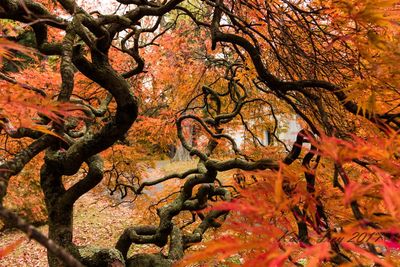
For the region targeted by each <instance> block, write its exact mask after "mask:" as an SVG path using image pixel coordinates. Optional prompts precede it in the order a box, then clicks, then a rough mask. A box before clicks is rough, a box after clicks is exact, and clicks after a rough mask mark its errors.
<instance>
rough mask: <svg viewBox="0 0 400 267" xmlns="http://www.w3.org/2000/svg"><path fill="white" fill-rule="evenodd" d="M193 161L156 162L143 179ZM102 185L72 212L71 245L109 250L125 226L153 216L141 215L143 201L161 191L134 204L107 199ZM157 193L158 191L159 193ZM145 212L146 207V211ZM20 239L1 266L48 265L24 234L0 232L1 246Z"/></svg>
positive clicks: (44, 229)
mask: <svg viewBox="0 0 400 267" xmlns="http://www.w3.org/2000/svg"><path fill="white" fill-rule="evenodd" d="M194 165H195V161H189V162H169V161H159V162H157V163H156V164H155V165H154V166H153V167H154V168H148V169H147V173H146V174H145V176H146V177H147V179H154V178H159V177H160V176H162V175H164V174H166V173H170V172H174V171H179V170H182V169H185V168H188V167H193V166H194ZM103 189H105V186H103V187H102V186H99V188H95V189H94V190H92V191H91V192H89V193H88V194H85V195H84V196H82V197H81V198H80V199H79V200H78V201H77V202H76V203H75V206H74V207H75V209H74V242H75V243H76V244H77V245H79V246H85V245H90V246H94V247H99V248H110V247H113V246H114V245H115V243H116V242H117V240H118V238H119V236H120V235H121V233H122V232H123V230H124V229H125V228H126V227H129V226H132V225H137V224H141V223H144V222H145V221H147V220H148V219H149V218H150V217H152V214H151V212H152V211H151V210H150V211H149V214H147V213H146V212H144V207H141V206H140V205H141V203H142V201H151V202H152V201H155V200H156V197H155V195H156V193H155V191H159V190H160V188H156V189H154V190H149V191H147V193H146V194H145V195H143V196H141V197H140V198H139V199H136V200H137V201H133V202H130V201H123V202H121V201H120V199H119V197H118V195H115V196H114V195H113V196H110V195H109V194H108V192H107V191H106V190H103ZM159 193H160V192H159ZM145 209H146V210H147V206H146V208H145ZM39 230H40V231H42V232H43V233H45V234H47V231H48V227H47V225H45V226H42V227H39ZM17 240H21V243H20V244H19V245H18V246H17V247H16V248H15V250H14V251H13V252H12V253H11V254H9V255H8V256H6V257H4V258H2V259H0V266H15V267H26V266H31V267H36V266H48V265H47V256H46V249H45V248H44V247H42V246H41V245H39V244H38V243H37V242H35V241H34V240H29V239H28V238H27V237H26V235H25V234H24V233H21V232H19V231H15V230H6V231H4V232H1V233H0V247H5V246H7V245H9V244H11V243H15V242H16V241H17ZM158 251H159V248H157V247H155V246H151V245H136V246H134V247H133V248H132V251H131V252H130V253H138V252H148V253H149V252H150V253H156V252H158Z"/></svg>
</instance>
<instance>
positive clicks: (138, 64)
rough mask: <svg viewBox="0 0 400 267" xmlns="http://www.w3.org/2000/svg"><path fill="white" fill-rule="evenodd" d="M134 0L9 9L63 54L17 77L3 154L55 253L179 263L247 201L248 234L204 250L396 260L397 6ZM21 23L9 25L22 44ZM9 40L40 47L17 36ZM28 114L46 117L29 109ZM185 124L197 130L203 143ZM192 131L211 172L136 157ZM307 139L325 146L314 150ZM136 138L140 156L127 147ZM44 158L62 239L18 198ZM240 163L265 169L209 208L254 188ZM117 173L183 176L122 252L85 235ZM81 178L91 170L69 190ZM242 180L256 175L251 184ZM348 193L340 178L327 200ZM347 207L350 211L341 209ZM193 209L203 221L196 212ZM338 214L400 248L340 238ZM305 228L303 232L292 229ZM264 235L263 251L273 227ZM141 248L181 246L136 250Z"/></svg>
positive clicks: (277, 260) (57, 260)
mask: <svg viewBox="0 0 400 267" xmlns="http://www.w3.org/2000/svg"><path fill="white" fill-rule="evenodd" d="M117 2H118V3H120V5H118V6H115V9H114V10H113V12H110V13H107V11H106V12H103V11H99V10H93V9H92V7H90V6H88V4H86V5H85V4H81V5H79V4H77V2H76V1H72V0H58V1H55V2H48V1H28V0H24V1H17V0H6V1H2V2H1V4H0V18H2V19H8V20H9V21H12V23H13V24H12V25H11V26H8V27H10V28H11V29H12V31H11V32H13V31H16V30H15V28H16V27H17V26H19V25H24V26H25V27H26V28H27V29H29V30H28V31H29V32H30V33H31V34H32V33H33V35H34V37H35V38H34V42H33V44H32V46H33V47H34V48H35V49H37V51H39V52H40V53H41V54H43V55H46V56H48V58H47V59H45V60H44V62H47V63H48V64H49V65H50V62H51V61H53V63H52V64H53V65H52V66H50V67H47V66H46V65H45V66H43V68H44V70H49V69H51V71H50V72H48V73H47V75H48V76H46V75H45V76H46V77H50V80H51V81H50V82H49V83H47V84H46V85H45V84H43V82H42V81H39V82H38V83H37V84H35V82H37V81H30V80H29V79H27V77H29V75H32V73H37V72H35V70H32V67H30V68H29V67H28V68H27V69H26V70H24V71H19V72H18V73H17V74H15V75H13V74H9V73H4V71H6V70H5V69H4V70H3V72H2V74H1V77H2V79H3V80H4V81H5V83H3V85H4V86H5V87H4V88H5V89H6V91H7V92H9V93H8V95H9V96H10V97H8V98H5V100H4V102H5V103H7V104H8V105H10V107H12V108H11V109H10V110H8V111H2V114H1V115H2V122H3V123H2V129H3V130H4V133H5V145H8V144H10V142H15V140H18V142H17V144H18V145H13V148H12V150H9V149H5V151H6V152H7V153H6V154H5V156H4V159H3V162H2V163H1V166H0V169H1V170H2V172H1V173H0V200H1V209H0V215H1V216H2V218H3V219H4V220H6V222H7V223H8V224H9V225H13V226H14V227H17V228H19V229H21V230H23V231H25V232H26V233H28V235H30V236H31V237H32V238H34V239H36V240H37V241H39V242H41V243H42V244H44V245H45V246H46V247H47V248H48V260H49V265H50V266H60V265H62V264H66V265H71V266H80V265H81V264H85V265H88V266H101V265H106V266H107V265H111V264H117V263H119V264H120V265H121V264H122V265H127V266H157V265H158V266H168V265H171V264H172V263H173V262H175V261H177V260H179V259H181V258H182V257H183V255H184V252H185V251H186V250H187V249H189V248H190V247H191V246H192V245H193V244H195V243H198V242H200V241H202V239H203V236H204V234H205V232H206V231H207V230H208V229H209V228H218V227H220V226H221V223H222V222H223V221H224V219H225V218H226V217H227V214H228V210H231V209H232V210H235V211H236V212H239V213H241V215H245V216H239V215H240V214H238V213H235V212H233V213H232V214H230V215H229V216H228V220H229V221H230V222H231V224H228V225H231V230H235V231H238V228H235V225H236V226H238V225H240V226H241V227H242V229H243V228H244V229H247V228H248V229H247V230H248V231H246V233H243V232H240V231H239V233H238V235H237V236H236V237H232V236H231V237H228V238H227V239H226V238H225V239H221V240H220V241H217V243H216V244H214V245H210V246H209V247H208V250H206V251H207V252H208V253H203V254H202V255H203V256H210V255H215V253H217V252H223V253H222V256H226V255H228V253H235V252H240V253H243V254H242V256H241V257H243V258H244V259H245V260H246V259H247V260H248V259H249V258H253V261H247V263H248V264H249V265H250V266H254V264H261V263H263V264H271V265H272V264H276V265H282V264H284V263H285V262H286V263H290V262H291V263H293V264H295V265H301V263H300V260H299V259H298V257H296V256H297V255H298V254H301V252H303V251H304V250H305V251H306V254H304V255H310V256H311V258H312V259H311V263H314V264H319V263H320V262H321V261H331V262H332V263H334V264H342V263H351V262H362V261H365V260H372V261H374V262H377V263H379V264H383V265H385V264H386V265H388V266H390V264H392V265H393V266H394V265H396V259H395V260H392V261H390V257H391V256H392V258H393V255H394V254H393V251H391V250H390V248H391V246H392V247H393V246H396V245H398V241H399V240H398V231H399V228H398V210H397V208H396V203H398V197H396V194H395V193H396V192H398V183H397V177H398V170H397V169H398V168H397V167H398V152H399V151H398V146H397V144H398V135H397V133H398V130H399V129H398V128H399V123H400V121H399V113H398V107H399V100H398V93H399V92H398V88H399V87H398V71H397V69H396V68H395V67H394V66H395V62H397V61H398V59H399V53H398V52H399V51H398V50H399V46H398V35H397V33H398V27H399V24H398V20H396V19H398V12H397V13H396V10H397V9H396V8H398V7H397V6H396V2H395V1H382V2H380V1H368V0H365V1H361V2H357V3H356V2H354V3H349V2H341V1H323V2H322V1H311V2H310V1H267V2H266V1H264V2H263V1H221V0H215V1H208V0H206V1H183V0H171V1H165V2H163V3H159V2H153V1H136V0H118V1H117ZM88 10H90V11H88ZM397 11H398V10H397ZM14 25H15V26H14ZM3 32H4V31H3ZM9 32H10V30H8V33H9ZM8 33H5V38H8V39H16V40H18V38H15V34H14V33H13V35H14V36H12V35H11V34H10V35H9V34H8ZM16 34H18V32H17V33H16ZM18 36H19V35H18ZM0 48H4V51H10V49H14V50H22V52H25V53H27V52H28V51H26V50H24V49H23V48H21V47H20V46H18V45H15V44H11V43H10V42H9V41H8V40H5V39H2V42H1V43H0ZM0 51H1V49H0ZM29 53H32V52H31V50H29ZM3 54H4V53H3ZM6 55H8V54H6ZM58 63H59V66H58ZM56 72H58V73H60V76H61V79H58V80H57V79H55V78H54V77H56V76H55V75H56V74H55V73H56ZM5 84H7V85H5ZM11 85H13V86H11ZM17 90H18V92H21V93H20V94H16V93H15V92H17ZM10 92H11V93H10ZM28 92H29V95H28ZM12 95H13V97H11V96H12ZM28 96H29V98H28ZM22 99H23V100H24V101H21V100H22ZM17 104H18V105H17ZM16 106H19V109H16V108H15V107H16ZM139 110H140V112H139ZM17 111H18V112H17ZM21 112H25V113H24V114H27V115H28V117H31V116H35V121H18V120H17V119H16V117H18V115H19V114H21ZM139 114H140V115H139ZM294 114H296V115H297V116H298V117H299V118H300V120H301V124H302V125H304V129H303V130H302V131H301V132H300V133H299V134H298V136H297V140H296V142H295V144H294V145H293V147H292V148H291V149H290V150H289V149H288V148H287V147H286V145H285V144H281V143H282V142H279V141H280V140H279V136H278V134H277V131H278V128H279V127H281V123H280V122H279V121H280V120H285V119H288V118H290V117H292V116H293V115H294ZM135 121H136V123H134V122H135ZM172 121H174V122H175V125H173V124H172ZM16 125H19V127H18V126H16ZM132 125H134V127H132ZM155 125H156V126H157V127H154V126H155ZM185 125H192V127H195V128H196V129H197V130H196V135H197V138H198V139H197V140H196V142H193V140H190V139H192V138H190V136H188V133H186V132H185V130H184V128H185ZM266 128H267V129H270V132H271V133H272V136H274V138H275V139H276V141H277V142H276V143H277V144H281V145H279V146H277V147H266V148H263V147H262V146H263V144H262V142H260V140H259V132H260V131H261V130H260V129H262V130H264V129H266ZM238 129H244V131H245V132H246V133H247V134H248V135H249V136H250V137H251V138H250V139H249V140H250V141H254V142H247V144H246V148H247V149H241V148H240V147H239V146H238V145H237V144H236V142H235V139H234V138H233V137H231V136H230V135H229V133H231V132H232V131H238ZM175 130H176V132H177V136H176V137H173V136H171V133H172V132H173V131H175ZM190 132H191V131H190ZM191 134H193V133H191ZM176 140H179V142H180V143H181V144H182V146H183V147H184V148H185V149H186V150H187V151H188V152H189V154H190V155H191V156H193V157H196V158H197V159H198V163H197V166H196V167H195V168H193V169H189V170H187V171H184V172H183V173H173V174H170V175H167V176H165V177H162V178H159V179H153V180H150V181H148V180H147V181H143V180H142V179H140V178H139V177H138V176H136V175H132V174H131V172H132V168H131V167H129V166H130V164H131V162H132V160H134V159H140V158H144V157H145V154H146V150H148V149H149V148H150V147H151V149H152V150H153V151H157V152H158V151H160V152H161V151H163V150H165V148H166V147H167V146H168V145H169V144H171V143H174V142H175V141H176ZM366 140H368V141H366ZM370 140H375V141H374V142H372V141H370ZM303 143H311V145H310V149H309V150H308V151H307V152H306V153H303V154H301V150H302V147H303ZM124 145H125V146H130V147H133V149H132V150H129V151H135V150H136V152H132V154H135V155H127V153H126V151H127V150H126V148H124ZM112 146H114V147H113V150H112V153H110V152H109V151H110V150H108V151H107V149H109V148H110V147H112ZM380 146H382V147H383V149H382V147H380ZM124 150H125V153H123V152H124ZM138 151H139V152H138ZM42 152H43V153H42ZM147 154H151V153H147ZM104 159H105V160H106V162H105V164H104V163H103V161H104ZM31 160H37V162H40V164H41V167H40V171H39V170H36V172H35V171H34V170H32V173H36V174H35V175H40V186H41V189H42V191H43V193H44V201H45V205H46V210H47V217H48V224H49V237H48V238H47V237H45V236H43V235H42V234H40V232H38V231H37V230H35V229H34V228H32V227H31V226H30V225H28V224H26V223H25V222H23V221H21V220H20V219H19V217H18V216H16V215H15V214H13V213H11V212H10V211H9V210H8V209H7V208H6V207H5V206H3V199H4V197H5V195H6V192H7V189H8V188H7V187H8V184H9V181H10V179H11V178H13V177H14V176H16V175H18V174H19V173H20V172H21V171H22V170H23V169H24V168H25V167H26V165H27V163H28V162H30V161H31ZM121 163H122V164H121ZM104 166H106V169H104ZM110 166H111V167H110ZM321 166H322V167H321ZM109 167H110V168H111V170H109V169H108V168H109ZM236 169H239V170H243V171H246V172H250V173H245V174H244V176H243V177H246V176H247V177H252V178H251V179H252V182H254V184H253V185H252V186H251V188H252V189H250V191H248V192H250V193H248V192H242V193H241V195H242V197H243V198H242V199H240V200H237V201H234V202H233V204H226V203H225V204H222V205H219V208H218V207H217V208H213V209H206V208H207V207H209V206H210V203H211V202H215V201H217V200H224V201H230V200H231V199H232V198H236V197H238V196H239V195H240V194H238V191H237V189H236V188H235V186H233V183H232V181H229V180H226V179H221V177H220V176H218V174H221V173H223V172H227V171H232V170H236ZM267 169H269V170H270V171H265V170H267ZM105 173H106V174H107V175H109V178H110V179H114V181H113V182H112V183H110V186H111V190H112V191H113V192H114V191H116V190H119V191H120V192H122V197H126V196H127V195H128V192H130V193H133V195H139V194H141V193H143V190H144V189H145V188H147V187H149V186H154V185H158V184H164V183H165V184H168V183H169V182H170V180H172V179H178V180H179V181H181V183H180V184H179V185H175V186H173V187H171V188H170V190H171V191H172V192H170V194H167V196H166V197H165V198H162V199H161V200H160V202H159V203H157V205H156V207H157V217H158V221H157V223H151V224H148V225H135V226H132V227H130V228H127V229H126V230H125V231H124V232H123V233H122V234H121V237H120V238H119V240H118V241H117V243H116V245H115V249H102V250H90V249H89V248H82V247H78V246H76V244H74V242H73V241H72V240H73V239H72V237H73V216H72V211H73V206H74V203H75V202H76V201H77V199H78V198H80V197H81V196H82V195H84V194H86V193H87V192H88V191H89V190H91V189H92V188H94V187H95V186H96V185H98V184H99V183H100V182H101V181H102V179H103V176H104V174H105ZM332 174H333V179H332V178H331V177H330V176H332ZM67 176H75V180H74V181H75V183H73V184H72V185H69V184H68V186H67V183H66V182H65V177H67ZM339 177H340V179H341V181H340V180H339ZM331 180H333V182H332V181H331ZM361 180H364V181H363V184H362V185H361V184H360V183H361ZM238 182H239V183H242V184H239V185H236V187H247V185H243V182H245V180H244V179H240V181H239V180H238ZM248 182H249V179H247V181H246V183H248ZM332 188H337V190H336V191H331V192H332V194H328V195H324V194H326V192H330V191H329V190H332ZM335 198H336V199H340V200H341V201H335V200H333V199H335ZM371 199H372V200H371ZM165 201H166V204H165ZM246 203H247V204H246ZM248 203H250V204H248ZM252 206H253V208H252ZM254 206H255V207H257V208H254ZM337 207H340V208H343V209H346V211H348V212H347V213H346V212H345V214H344V215H343V214H341V215H340V214H339V211H338V209H337ZM271 210H276V211H277V212H270V211H271ZM188 214H190V217H191V219H192V220H191V221H190V222H189V223H187V222H184V221H183V220H182V217H184V216H185V215H188ZM288 218H290V219H288ZM381 218H384V219H381ZM232 222H233V223H232ZM232 225H233V226H232ZM260 225H262V226H263V228H262V229H261V230H260V229H258V228H257V226H260ZM350 226H352V227H353V228H351V229H352V230H351V231H353V232H351V231H350V232H349V229H350ZM338 227H339V228H340V227H342V228H345V229H347V230H346V231H344V234H345V235H346V236H348V235H349V234H350V235H351V233H354V231H359V232H360V231H367V232H368V233H377V234H378V233H379V234H381V235H382V236H383V237H384V238H383V240H384V241H383V242H384V246H385V250H386V251H384V250H382V251H379V249H377V245H381V243H379V242H381V241H379V240H377V241H376V242H372V241H371V240H370V239H369V240H368V241H366V242H360V243H361V244H359V246H357V245H353V244H351V243H349V242H346V243H341V242H338V240H337V238H336V236H335V235H334V234H333V233H334V231H335V229H336V228H338ZM239 230H240V229H239ZM292 231H293V232H294V233H295V236H296V239H295V242H293V240H287V239H286V238H282V237H281V236H282V233H286V232H292ZM272 233H273V234H272ZM260 235H261V236H262V237H263V239H262V240H263V242H262V245H263V247H262V248H260V247H259V245H258V244H257V242H256V239H255V237H256V236H258V237H259V236H260ZM321 238H324V240H326V241H324V242H322V241H321ZM241 239H244V240H247V241H246V242H241V241H240V240H241ZM227 240H228V241H229V242H230V244H231V246H230V247H228V248H226V243H224V242H226V241H227ZM238 240H239V241H238ZM385 242H386V243H385ZM387 242H389V243H387ZM364 243H365V244H364ZM132 244H154V245H156V246H159V247H168V252H167V253H164V254H136V255H129V254H128V252H129V248H130V247H131V245H132ZM221 244H223V245H222V247H221ZM88 250H90V253H87V251H88ZM307 251H308V252H307ZM312 251H319V253H311V252H312ZM349 251H355V252H356V254H351V253H350V252H349ZM307 253H308V254H307ZM289 255H294V257H292V256H289ZM365 257H367V258H368V259H365ZM201 258H202V257H198V256H192V258H191V260H192V261H194V260H199V259H201ZM189 260H190V258H189ZM79 262H80V263H79ZM251 264H253V265H251Z"/></svg>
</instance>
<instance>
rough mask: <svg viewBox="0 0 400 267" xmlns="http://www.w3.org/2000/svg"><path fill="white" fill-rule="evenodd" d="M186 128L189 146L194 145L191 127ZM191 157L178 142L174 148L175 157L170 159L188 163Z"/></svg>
mask: <svg viewBox="0 0 400 267" xmlns="http://www.w3.org/2000/svg"><path fill="white" fill-rule="evenodd" d="M186 128H187V129H188V130H187V131H188V133H189V136H188V137H187V139H188V140H190V145H193V144H194V137H193V136H194V134H193V132H194V131H193V129H194V127H193V125H190V126H186ZM191 159H192V157H191V156H190V154H189V151H187V150H186V149H185V148H184V147H183V146H182V144H181V142H179V144H178V145H177V148H176V153H175V156H174V157H173V158H172V161H189V160H191Z"/></svg>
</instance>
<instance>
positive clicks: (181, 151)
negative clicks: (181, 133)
mask: <svg viewBox="0 0 400 267" xmlns="http://www.w3.org/2000/svg"><path fill="white" fill-rule="evenodd" d="M187 160H191V157H190V154H189V151H187V150H186V149H185V148H184V147H183V146H182V144H181V142H179V144H178V146H177V148H176V153H175V156H174V157H173V158H172V161H187Z"/></svg>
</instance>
